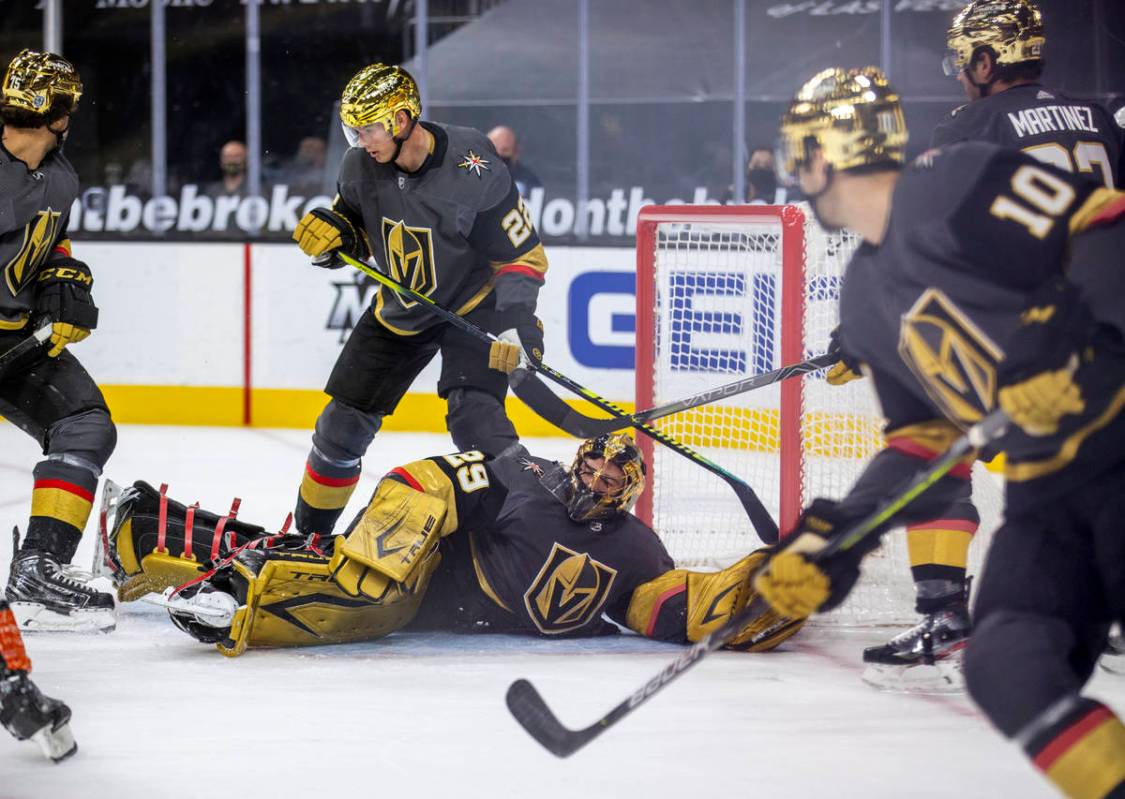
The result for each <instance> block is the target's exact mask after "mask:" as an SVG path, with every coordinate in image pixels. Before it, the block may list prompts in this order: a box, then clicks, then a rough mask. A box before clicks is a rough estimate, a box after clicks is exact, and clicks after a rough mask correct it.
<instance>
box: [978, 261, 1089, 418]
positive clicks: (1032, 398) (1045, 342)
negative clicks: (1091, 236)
mask: <svg viewBox="0 0 1125 799" xmlns="http://www.w3.org/2000/svg"><path fill="white" fill-rule="evenodd" d="M1094 330H1095V323H1094V319H1093V317H1092V316H1091V314H1090V309H1089V308H1088V307H1087V305H1086V303H1085V302H1084V301H1083V300H1082V298H1081V296H1080V295H1079V292H1078V288H1077V287H1076V286H1074V285H1073V284H1071V283H1069V282H1068V281H1066V280H1064V279H1063V278H1057V279H1055V280H1052V281H1050V282H1049V283H1047V284H1046V285H1044V286H1042V287H1040V288H1039V289H1038V290H1037V291H1036V292H1034V293H1033V294H1032V295H1031V296H1030V297H1029V298H1028V303H1027V306H1026V307H1025V309H1024V311H1023V313H1022V314H1020V325H1019V327H1017V328H1016V330H1015V332H1013V333H1012V335H1011V336H1010V337H1009V338H1008V341H1007V344H1006V346H1005V348H1004V351H1005V354H1004V360H1003V361H1001V362H1000V366H999V369H998V370H997V383H998V385H999V389H1000V390H999V392H998V394H997V399H998V401H999V404H1000V407H1001V408H1003V409H1004V412H1005V413H1007V414H1008V416H1009V417H1010V418H1011V419H1012V421H1013V422H1015V423H1016V424H1017V425H1018V426H1019V427H1020V428H1021V429H1022V430H1023V431H1024V432H1025V433H1027V434H1028V435H1032V436H1045V435H1052V434H1054V433H1056V432H1057V431H1058V429H1059V421H1060V420H1061V419H1062V417H1063V416H1066V415H1068V414H1077V413H1082V411H1083V410H1085V408H1086V403H1085V401H1084V400H1083V399H1082V391H1081V389H1080V388H1079V386H1078V384H1077V383H1076V382H1075V381H1074V373H1075V372H1076V371H1077V370H1078V367H1079V366H1080V364H1081V360H1082V358H1083V357H1084V356H1085V350H1086V349H1087V346H1088V345H1089V344H1090V343H1091V342H1092V340H1093V334H1094Z"/></svg>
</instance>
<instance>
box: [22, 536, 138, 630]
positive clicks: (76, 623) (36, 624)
mask: <svg viewBox="0 0 1125 799" xmlns="http://www.w3.org/2000/svg"><path fill="white" fill-rule="evenodd" d="M13 539H14V541H15V544H16V555H15V557H14V558H13V560H12V568H11V572H10V574H9V576H8V587H7V590H6V591H5V596H6V597H7V600H8V602H9V603H10V604H11V606H12V613H13V614H14V615H15V617H16V623H17V624H18V625H19V627H20V629H21V630H28V631H39V630H53V631H70V632H107V633H108V632H111V631H112V630H113V629H114V627H116V626H117V619H116V616H115V614H114V601H113V597H112V596H111V595H110V594H107V593H105V592H104V591H98V590H97V589H95V588H92V587H91V586H90V585H89V583H90V582H91V580H92V579H93V576H92V575H91V574H90V573H89V572H83V571H81V570H79V569H76V568H74V567H73V566H70V565H69V564H68V565H62V564H60V563H59V562H58V560H56V559H55V557H54V556H53V555H51V554H50V553H48V552H43V551H40V550H28V551H26V552H20V551H19V546H18V544H19V530H13Z"/></svg>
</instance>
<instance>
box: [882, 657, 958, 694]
mask: <svg viewBox="0 0 1125 799" xmlns="http://www.w3.org/2000/svg"><path fill="white" fill-rule="evenodd" d="M863 681H864V682H865V683H867V684H868V685H870V686H871V687H873V688H878V689H879V690H880V691H887V692H889V693H896V694H960V693H964V692H965V677H964V675H963V674H962V673H961V659H960V658H946V659H944V660H939V661H937V662H936V663H934V665H932V666H930V665H926V664H924V663H915V664H911V665H890V664H887V663H869V664H868V665H867V668H866V669H864V671H863Z"/></svg>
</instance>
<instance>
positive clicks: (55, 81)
mask: <svg viewBox="0 0 1125 799" xmlns="http://www.w3.org/2000/svg"><path fill="white" fill-rule="evenodd" d="M0 94H2V96H3V106H4V107H5V108H11V109H16V110H19V111H28V112H30V113H32V114H41V115H43V116H46V115H47V113H48V112H50V111H51V109H52V106H55V105H56V101H58V100H60V99H61V100H62V101H63V103H64V105H63V107H64V108H65V109H66V110H67V111H73V110H74V108H75V106H77V105H78V98H79V97H81V96H82V80H81V79H80V78H79V77H78V71H77V70H76V69H75V68H74V65H73V64H71V63H70V62H69V61H67V60H66V59H65V58H63V57H62V56H61V55H55V54H54V53H40V52H38V51H36V50H24V51H22V52H21V53H20V54H19V55H17V56H16V57H15V58H13V59H12V62H11V63H10V64H8V71H7V72H5V73H4V85H3V88H2V89H0Z"/></svg>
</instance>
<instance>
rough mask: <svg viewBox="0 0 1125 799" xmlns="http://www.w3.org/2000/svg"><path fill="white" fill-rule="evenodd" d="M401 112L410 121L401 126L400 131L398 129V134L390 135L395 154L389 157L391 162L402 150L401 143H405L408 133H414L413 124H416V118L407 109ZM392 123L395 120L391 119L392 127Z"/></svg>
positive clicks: (408, 136)
mask: <svg viewBox="0 0 1125 799" xmlns="http://www.w3.org/2000/svg"><path fill="white" fill-rule="evenodd" d="M403 113H405V114H406V115H407V116H408V117H410V122H408V123H407V124H406V126H405V127H403V129H402V130H401V131H399V135H397V136H392V137H391V140H392V141H393V142H394V143H395V154H394V155H393V156H392V157H391V163H392V164H393V163H394V162H395V161H397V160H398V156H399V153H401V152H402V145H404V144H406V140H407V139H409V138H410V135H411V134H412V133H414V126H415V125H417V124H418V120H417V119H415V118H414V115H413V114H411V113H410V112H409V111H404V112H403ZM396 114H397V112H396ZM394 124H395V121H394V120H393V119H392V120H391V127H394Z"/></svg>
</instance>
